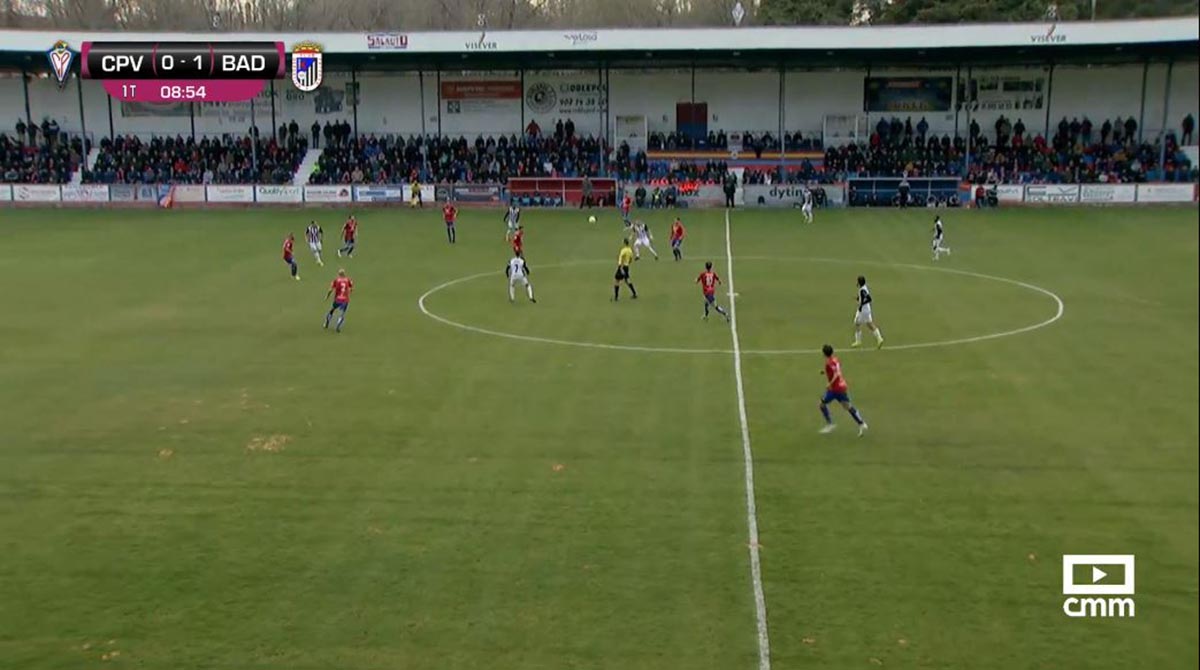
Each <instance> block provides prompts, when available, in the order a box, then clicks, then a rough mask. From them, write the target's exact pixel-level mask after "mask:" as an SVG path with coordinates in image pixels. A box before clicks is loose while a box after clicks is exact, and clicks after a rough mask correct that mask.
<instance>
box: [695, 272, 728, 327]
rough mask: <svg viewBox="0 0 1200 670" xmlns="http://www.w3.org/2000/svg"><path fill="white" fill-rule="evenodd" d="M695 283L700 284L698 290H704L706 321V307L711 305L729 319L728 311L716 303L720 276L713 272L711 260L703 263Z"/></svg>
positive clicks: (706, 316)
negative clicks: (702, 269) (701, 270)
mask: <svg viewBox="0 0 1200 670" xmlns="http://www.w3.org/2000/svg"><path fill="white" fill-rule="evenodd" d="M696 283H697V284H699V285H700V290H701V291H703V292H704V320H705V321H708V309H709V307H713V308H715V309H716V310H717V314H720V315H721V316H723V317H725V320H726V321H729V312H726V311H725V310H724V308H722V307H721V306H720V305H718V304H717V285H718V284H720V283H721V278H720V277H718V276H717V273H715V272H713V269H712V261H708V262H706V263H705V264H704V272H701V273H700V276H699V277H696Z"/></svg>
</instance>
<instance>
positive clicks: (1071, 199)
mask: <svg viewBox="0 0 1200 670" xmlns="http://www.w3.org/2000/svg"><path fill="white" fill-rule="evenodd" d="M1025 202H1032V203H1042V204H1054V205H1066V204H1071V203H1075V202H1079V184H1030V185H1029V186H1026V187H1025Z"/></svg>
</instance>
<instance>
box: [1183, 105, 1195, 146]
mask: <svg viewBox="0 0 1200 670" xmlns="http://www.w3.org/2000/svg"><path fill="white" fill-rule="evenodd" d="M1180 128H1181V129H1182V130H1183V135H1182V136H1181V137H1180V142H1181V143H1182V144H1183V145H1185V146H1186V145H1189V144H1191V143H1192V141H1193V140H1194V139H1195V136H1194V135H1193V134H1192V133H1194V132H1195V130H1196V119H1195V117H1193V116H1192V115H1191V114H1190V113H1189V114H1188V115H1187V116H1185V117H1183V123H1182V124H1181V125H1180Z"/></svg>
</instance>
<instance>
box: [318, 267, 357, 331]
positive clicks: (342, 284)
mask: <svg viewBox="0 0 1200 670" xmlns="http://www.w3.org/2000/svg"><path fill="white" fill-rule="evenodd" d="M353 290H354V280H353V279H351V278H349V277H347V276H346V271H345V270H338V272H337V277H334V278H333V282H332V283H330V284H329V290H328V291H326V292H325V299H326V300H328V299H329V296H331V295H332V296H333V306H332V307H330V308H329V313H328V314H326V315H325V328H327V329H328V328H329V320H330V319H332V318H333V313H334V312H336V311H338V310H341V312H342V313H341V314H339V315H338V320H337V327H336V328H335V329H334V330H336V331H337V332H339V333H340V332H342V324H344V323H346V308H347V307H349V306H350V292H351V291H353Z"/></svg>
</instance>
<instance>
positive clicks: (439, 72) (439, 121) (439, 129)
mask: <svg viewBox="0 0 1200 670" xmlns="http://www.w3.org/2000/svg"><path fill="white" fill-rule="evenodd" d="M521 97H522V100H523V99H524V97H525V92H524V91H523V90H522V91H521ZM521 105H522V107H521V109H522V110H524V109H525V107H524V105H525V103H524V102H522V103H521ZM437 107H438V113H437V134H438V137H439V138H440V137H441V136H442V66H441V65H439V66H438V69H437ZM521 113H522V114H524V113H525V112H524V111H522V112H521Z"/></svg>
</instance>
